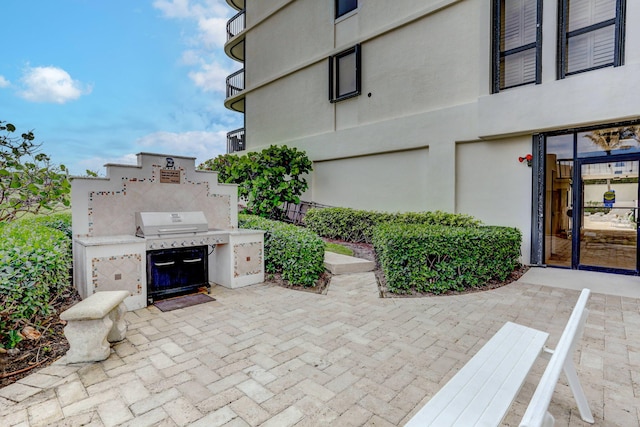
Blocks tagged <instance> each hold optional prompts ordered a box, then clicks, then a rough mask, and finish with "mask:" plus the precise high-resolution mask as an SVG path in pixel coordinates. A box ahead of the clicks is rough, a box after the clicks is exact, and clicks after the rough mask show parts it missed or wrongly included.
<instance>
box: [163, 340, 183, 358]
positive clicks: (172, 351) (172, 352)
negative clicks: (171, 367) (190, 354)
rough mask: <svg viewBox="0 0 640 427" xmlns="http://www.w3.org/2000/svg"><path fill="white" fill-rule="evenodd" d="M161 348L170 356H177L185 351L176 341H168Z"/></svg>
mask: <svg viewBox="0 0 640 427" xmlns="http://www.w3.org/2000/svg"><path fill="white" fill-rule="evenodd" d="M160 349H161V350H162V351H163V352H164V353H166V354H167V355H168V356H170V357H175V356H178V355H180V354H183V353H184V350H183V349H182V347H180V346H179V345H177V344H176V343H174V342H168V343H166V344H163V345H161V346H160Z"/></svg>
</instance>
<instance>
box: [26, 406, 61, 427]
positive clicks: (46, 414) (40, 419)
mask: <svg viewBox="0 0 640 427" xmlns="http://www.w3.org/2000/svg"><path fill="white" fill-rule="evenodd" d="M28 412H29V424H30V425H32V426H46V425H51V424H52V423H54V422H56V421H59V420H61V419H62V418H64V414H63V413H62V409H61V408H60V404H59V403H58V401H57V400H46V401H44V402H41V403H38V404H36V405H32V406H29V409H28Z"/></svg>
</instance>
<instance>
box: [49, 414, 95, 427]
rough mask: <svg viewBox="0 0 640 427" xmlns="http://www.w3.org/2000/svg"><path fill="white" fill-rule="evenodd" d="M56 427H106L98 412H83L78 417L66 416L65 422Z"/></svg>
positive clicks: (62, 421)
mask: <svg viewBox="0 0 640 427" xmlns="http://www.w3.org/2000/svg"><path fill="white" fill-rule="evenodd" d="M55 426H56V427H77V426H83V427H104V423H103V422H102V420H101V419H100V415H98V411H90V412H83V413H81V414H78V415H73V416H70V417H69V416H65V418H64V420H61V421H58V422H57V423H56V424H55Z"/></svg>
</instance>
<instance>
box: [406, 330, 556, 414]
mask: <svg viewBox="0 0 640 427" xmlns="http://www.w3.org/2000/svg"><path fill="white" fill-rule="evenodd" d="M548 336H549V334H547V333H546V332H541V331H538V330H536V329H532V328H528V327H526V326H522V325H518V324H515V323H511V322H507V323H506V324H505V325H504V326H503V327H502V328H501V329H500V330H499V331H498V332H497V333H496V334H495V335H494V336H493V337H492V338H491V339H490V340H489V341H488V342H487V343H486V344H485V345H484V346H483V347H482V349H480V351H479V352H478V353H477V354H476V355H475V356H474V357H473V358H472V359H471V360H470V361H469V362H468V363H467V364H466V365H465V366H464V367H463V368H462V369H460V371H458V373H457V374H456V375H455V376H454V377H453V378H452V379H451V380H450V381H449V382H448V383H447V384H446V385H445V386H444V387H443V388H442V389H441V390H440V391H439V392H438V393H437V394H436V395H435V396H434V397H433V398H432V399H431V400H430V401H429V402H428V403H427V404H426V405H425V406H424V407H423V408H421V409H420V411H418V413H416V415H414V417H413V418H411V420H409V422H408V423H407V424H406V425H407V426H426V425H438V426H441V425H442V426H447V425H460V426H470V425H475V423H476V422H478V421H479V420H481V419H482V417H484V418H485V421H486V420H487V419H490V420H494V421H493V424H496V421H495V420H496V419H497V420H498V421H497V422H499V421H500V420H501V419H502V418H503V417H504V414H505V413H506V411H507V410H508V408H509V406H510V404H511V401H512V400H513V396H514V395H515V394H517V392H518V390H519V389H520V387H521V386H522V383H523V382H524V379H525V378H526V376H527V374H528V372H529V370H530V369H531V366H532V365H533V362H534V361H535V359H536V358H537V356H538V355H539V354H540V352H541V350H542V348H543V346H544V343H545V342H546V340H547V337H548ZM479 415H481V416H480V417H479ZM480 425H482V424H480Z"/></svg>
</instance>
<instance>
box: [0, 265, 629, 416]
mask: <svg viewBox="0 0 640 427" xmlns="http://www.w3.org/2000/svg"><path fill="white" fill-rule="evenodd" d="M212 294H213V296H214V297H215V298H216V299H217V301H215V302H211V303H207V304H202V305H198V306H194V307H190V308H186V309H180V310H176V311H172V312H166V313H162V312H160V311H159V310H158V309H157V308H155V307H149V308H146V309H142V310H138V311H136V312H131V313H128V314H127V320H128V323H129V332H128V334H127V339H126V340H125V341H124V342H122V343H119V344H118V345H116V346H114V347H113V351H112V354H111V356H110V357H109V359H107V360H106V361H104V362H101V363H94V364H83V365H62V364H59V363H58V364H55V365H52V366H50V367H47V368H45V369H43V370H41V371H39V372H38V373H35V374H32V375H31V376H29V377H27V378H25V379H23V380H21V381H19V382H18V383H16V384H12V385H10V386H8V387H5V388H3V389H0V426H45V425H46V426H50V425H65V426H77V425H88V426H116V425H125V426H151V425H160V426H176V425H177V426H186V425H193V426H207V427H211V426H222V425H224V426H247V425H250V426H255V425H263V426H278V427H282V426H293V425H296V426H323V425H331V426H351V425H353V426H360V425H368V426H397V425H402V424H403V423H404V422H406V421H407V420H408V419H409V418H410V417H411V416H412V415H413V413H415V412H416V411H417V409H418V408H419V407H420V406H421V405H422V404H423V403H424V402H426V401H427V400H428V399H429V397H431V396H432V395H433V394H434V393H435V392H436V391H437V390H438V389H439V388H440V387H441V386H442V385H443V384H444V383H445V382H446V381H447V380H448V379H449V378H450V377H451V376H452V375H453V374H454V373H455V372H456V371H457V370H458V369H459V368H460V367H461V366H463V365H464V363H465V362H466V361H467V360H469V359H470V358H471V357H472V355H473V354H474V353H475V352H476V351H477V350H478V349H479V348H480V347H481V346H482V345H483V344H484V343H485V342H486V341H487V340H488V339H489V338H490V337H491V336H492V335H493V334H494V333H495V332H496V331H497V330H498V329H499V328H500V326H502V324H503V323H504V322H506V321H508V320H511V321H515V322H517V323H521V324H523V325H527V326H531V327H534V328H537V329H541V330H545V331H548V332H549V333H550V338H549V345H550V346H552V347H553V346H554V345H555V343H556V342H557V340H558V339H559V338H560V334H561V332H562V329H563V328H564V325H565V322H566V321H567V319H568V317H569V314H570V312H571V309H572V307H573V304H574V303H575V301H576V299H577V297H578V292H576V291H572V290H563V289H557V288H551V287H546V286H539V285H528V284H524V283H513V284H510V285H508V286H505V287H502V288H500V289H496V290H492V291H487V292H480V293H473V294H467V295H461V296H447V297H437V298H398V299H380V298H379V297H378V290H377V287H376V282H375V278H374V275H373V274H372V273H361V274H350V275H344V276H335V277H334V278H333V281H332V283H331V286H330V288H329V292H328V293H327V295H316V294H311V293H306V292H298V291H293V290H288V289H283V288H279V287H275V286H269V285H257V286H251V287H247V288H242V289H236V290H228V289H225V288H221V287H216V288H214V290H213V292H212ZM589 309H590V315H589V317H588V319H587V327H586V330H585V335H584V338H583V340H582V342H581V344H580V345H579V346H578V348H577V351H576V352H575V353H574V358H575V360H576V366H577V369H578V375H579V376H580V378H581V381H582V384H583V386H584V388H585V391H586V394H587V397H588V400H589V403H590V405H591V408H592V411H593V413H594V416H595V418H596V424H597V425H606V426H637V425H639V424H640V300H637V299H631V298H623V297H612V296H607V295H603V294H592V296H591V299H590V303H589ZM543 370H544V361H543V360H540V361H539V362H538V364H537V365H536V366H535V367H534V371H533V372H532V374H531V375H530V376H529V379H528V382H527V383H526V384H525V386H524V388H523V390H522V391H521V393H520V395H519V396H518V399H517V401H516V403H515V404H514V405H513V407H512V408H511V411H510V413H509V415H508V417H507V419H506V420H505V425H510V426H513V425H518V421H519V418H520V416H521V415H522V414H523V413H524V410H525V408H526V404H527V401H528V398H529V397H530V396H531V394H532V393H533V390H534V388H535V382H536V381H537V379H538V378H539V377H540V375H541V374H542V371H543ZM550 410H551V412H552V414H553V415H554V416H555V417H556V422H557V423H556V425H557V426H583V425H588V424H585V423H583V422H582V421H581V420H580V418H579V416H578V414H577V408H575V403H574V401H573V398H572V395H571V393H570V391H569V389H568V386H567V385H566V383H565V382H564V378H561V382H560V383H559V384H558V386H557V388H556V393H555V394H554V398H553V401H552V403H551V407H550Z"/></svg>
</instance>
